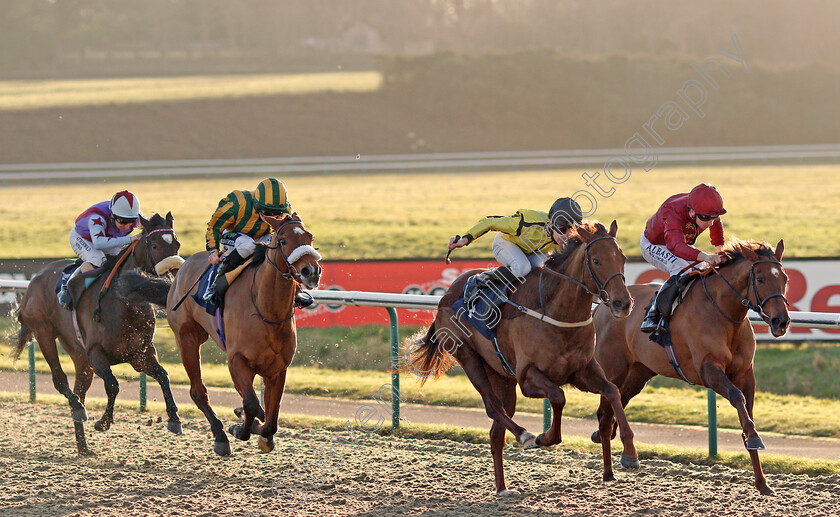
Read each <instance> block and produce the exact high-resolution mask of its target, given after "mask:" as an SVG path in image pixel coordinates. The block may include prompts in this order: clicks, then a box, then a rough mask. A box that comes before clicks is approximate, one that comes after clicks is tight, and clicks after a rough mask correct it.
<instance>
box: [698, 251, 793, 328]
mask: <svg viewBox="0 0 840 517" xmlns="http://www.w3.org/2000/svg"><path fill="white" fill-rule="evenodd" d="M758 264H777V265H778V266H779V267H784V266H782V263H781V262H779V261H777V260H770V259H763V260H756V261H755V262H753V263H752V264H751V265H750V278H749V281H748V283H749V285H748V287H747V290H748V292H747V297H746V298H744V297H743V296H741V293H739V292H738V290H737V289H735V288H734V287H733V286H732V284H731V283H729V281H728V280H727V279H726V278H724V276H723V275H721V274H720V272H719V271H718V270H717V268H711V269H712V271H714V273H715V274H717V276H718V277H720V279H721V280H723V282H724V283H725V284H726V285H727V287H729V289H730V290H731V291H732V292H733V293H735V296H737V297H738V299H739V300H740V301H741V305H743V306H744V307H748V308H750V309H752V310H753V311H755V312H757V313H758V314H759V315H760V316H761V318H762V319H763V320H764V321H765V322H767V319H768V318H769V316H768V315H767V313H766V312H764V304H766V303H767V301H768V300H770V299H772V298H775V297H777V296H780V297H781V298H782V300H784V302H785V304H787V303H788V301H787V298H786V297H785V295H784V294H783V293H781V292H779V293H772V294H770V295H768V296H767V297H765V298H764V299H762V298H761V295H759V294H758V285H757V284H756V278H755V266H756V265H758ZM703 290H704V291H705V293H706V296H707V297H708V298H709V300H710V301H711V302H712V305H714V307H715V309H717V311H718V312H719V313H720V314H721V315H722V316H723V317H724V318H726V319H727V320H729V321H731V322H732V323H735V324H739V323H741V322H743V321H744V320H743V319H742V320H736V319H734V318H732V317H730V316H729V315H728V314H726V313H725V312H723V309H721V308H720V306H719V305H718V303H717V302H716V301H715V299H714V298H713V297H712V294H711V293H710V292H709V287H708V286H707V285H706V276H705V275H704V276H703ZM750 290H751V291H752V293H753V296H754V297H755V301H756V303H755V304H753V303H752V302H751V301H750V300H749V296H750V293H749V291H750ZM759 300H760V301H759ZM767 323H769V322H767Z"/></svg>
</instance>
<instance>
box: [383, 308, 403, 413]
mask: <svg viewBox="0 0 840 517" xmlns="http://www.w3.org/2000/svg"><path fill="white" fill-rule="evenodd" d="M386 308H387V309H388V317H389V318H390V320H391V411H392V413H391V425H392V426H393V428H394V429H399V427H400V374H399V373H398V372H397V368H399V367H400V324H399V320H398V319H397V309H395V308H393V307H386Z"/></svg>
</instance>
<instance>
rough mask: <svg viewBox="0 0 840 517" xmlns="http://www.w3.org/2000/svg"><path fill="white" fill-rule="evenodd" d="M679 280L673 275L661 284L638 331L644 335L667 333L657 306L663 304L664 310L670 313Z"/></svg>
mask: <svg viewBox="0 0 840 517" xmlns="http://www.w3.org/2000/svg"><path fill="white" fill-rule="evenodd" d="M679 278H680V276H679V275H673V276H671V277H670V278H669V279H668V280H666V281H665V283H664V284H662V287H660V288H659V291H658V292H657V293H656V296H654V297H653V301H652V302H651V304H650V309H648V312H647V314H645V319H644V321H642V326H641V328H640V329H639V330H641V331H642V332H644V333H645V334H650V333H652V332H667V330H668V328H667V327H666V326H665V318H664V317H663V315H662V313H661V312H660V311H659V306H660V305H661V304H664V305H665V306H667V309H666V310H667V311H668V312H669V313H670V311H671V305H673V303H674V298H675V296H676V294H677V289H676V287H677V280H678V279H679ZM669 316H670V314H669Z"/></svg>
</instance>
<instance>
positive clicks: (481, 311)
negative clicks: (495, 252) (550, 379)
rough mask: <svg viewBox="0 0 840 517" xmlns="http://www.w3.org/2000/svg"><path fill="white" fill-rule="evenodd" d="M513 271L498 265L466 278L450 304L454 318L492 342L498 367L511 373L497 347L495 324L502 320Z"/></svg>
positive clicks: (508, 365) (513, 373) (511, 369)
mask: <svg viewBox="0 0 840 517" xmlns="http://www.w3.org/2000/svg"><path fill="white" fill-rule="evenodd" d="M513 278H515V277H513V273H511V271H510V269H509V268H507V267H504V266H502V267H500V268H496V269H493V270H490V271H487V272H485V273H481V274H478V275H473V276H471V277H470V278H468V279H467V283H466V284H465V285H464V291H463V293H461V296H460V297H459V298H458V300H457V301H456V302H455V303H453V304H452V309H454V310H455V313H456V314H457V316H456V317H457V318H459V319H462V320H463V321H466V322H467V323H469V324H470V325H471V326H472V327H473V328H474V329H475V330H476V331H478V333H479V334H481V335H482V336H484V337H485V338H486V339H487V340H488V341H490V342H491V343H493V347H494V348H495V350H496V355H497V356H498V357H499V360H500V361H501V363H502V367H503V368H504V369H505V371H507V372H508V374H510V375H515V372H514V371H513V368H511V366H510V363H508V362H507V360H506V359H505V357H504V356H503V355H502V352H501V349H500V348H499V341H498V339H497V338H496V327H497V326H498V325H499V322H500V321H501V320H502V306H503V305H504V304H505V303H506V302H507V301H508V297H507V291H508V287H509V286H510V285H512V280H511V279H513Z"/></svg>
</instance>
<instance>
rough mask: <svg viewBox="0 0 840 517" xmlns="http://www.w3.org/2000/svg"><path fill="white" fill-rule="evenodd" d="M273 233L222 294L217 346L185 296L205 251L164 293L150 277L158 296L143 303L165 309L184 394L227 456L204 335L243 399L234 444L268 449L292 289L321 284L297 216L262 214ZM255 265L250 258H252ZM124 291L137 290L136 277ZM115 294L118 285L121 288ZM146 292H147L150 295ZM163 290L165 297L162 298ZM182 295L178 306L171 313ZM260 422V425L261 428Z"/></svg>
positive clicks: (287, 357) (290, 329) (288, 335)
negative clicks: (205, 374) (220, 353)
mask: <svg viewBox="0 0 840 517" xmlns="http://www.w3.org/2000/svg"><path fill="white" fill-rule="evenodd" d="M266 220H267V221H269V222H270V224H271V227H272V228H273V230H274V235H273V236H272V239H271V242H270V243H269V244H268V246H267V247H266V250H265V259H264V260H263V261H262V262H259V264H255V263H252V264H250V265H248V267H247V268H246V269H245V270H243V271H242V273H241V274H240V275H239V278H238V279H237V280H236V281H235V282H233V283H232V284H231V285H230V287H229V288H228V290H227V292H226V293H225V308H224V318H223V319H224V333H225V341H226V344H223V343H222V340H221V338H220V337H219V334H218V333H217V331H216V326H215V322H214V317H213V316H211V315H209V314H207V312H206V311H205V310H204V308H203V307H201V306H199V305H198V303H196V302H195V300H194V299H193V298H192V296H187V295H188V294H190V291H191V289H192V288H194V287H195V284H196V281H197V280H198V278H199V276H201V275H202V274H203V273H204V272H205V270H206V269H207V266H208V260H207V252H201V253H196V254H194V255H192V256H191V257H190V258H189V259H187V261H186V263H185V264H184V266H183V267H182V268H181V269H180V271H179V272H178V275H177V276H176V277H175V282H174V283H173V284H172V287H171V289H170V288H169V286H168V285H164V284H163V283H161V282H159V281H158V282H155V281H154V280H145V282H146V284H149V283H152V284H157V285H158V286H159V289H158V294H154V295H150V296H149V297H148V298H147V299H148V300H149V301H151V302H153V303H157V304H160V305H165V306H166V308H167V314H168V318H169V324H170V325H171V327H172V331H173V332H174V333H175V340H176V341H177V343H178V348H179V349H180V351H181V360H182V361H183V363H184V367H185V369H186V370H187V375H189V378H190V396H191V397H192V399H193V401H194V402H195V404H196V405H197V406H198V408H199V409H201V411H202V412H203V413H204V415H205V416H206V417H207V420H208V422H210V429H211V431H212V432H213V437H214V439H215V444H214V445H213V450H214V451H215V452H216V454H218V455H220V456H228V455H230V452H231V451H230V441H229V440H228V437H227V435H225V431H224V428H223V426H222V422H221V421H220V420H219V418H218V417H217V416H216V413H215V412H214V411H213V408H211V407H210V402H209V400H208V397H207V387H206V386H205V385H204V381H203V380H202V378H201V352H200V348H201V345H202V343H204V342H205V341H206V340H207V337H208V335H209V336H210V337H212V338H213V340H214V341H215V342H216V344H218V345H219V347H221V348H222V350H225V351H226V352H227V359H228V368H229V369H230V375H231V377H232V379H233V383H234V386H235V387H236V391H237V392H239V395H240V396H241V397H242V407H243V412H244V421H243V423H242V424H237V425H234V426H231V428H230V432H231V434H233V435H234V436H235V437H236V438H238V439H240V440H248V439H249V438H250V437H251V434H252V433H254V434H259V435H260V436H259V438H258V440H257V443H258V445H259V446H260V449H261V450H262V451H263V452H270V451H272V450H273V449H274V433H276V432H277V417H278V414H279V411H280V398H281V397H282V396H283V388H284V387H285V383H286V369H287V368H288V367H289V365H290V364H291V363H292V358H293V357H294V355H295V348H296V347H297V332H296V329H295V320H294V306H293V304H294V298H295V293H296V291H297V286H298V285H299V284H302V285H303V286H305V287H307V288H309V289H314V288H316V287H317V286H318V282H320V279H321V266H320V265H319V263H318V261H319V260H320V258H321V255H320V254H318V252H317V251H316V250H315V248H313V247H312V241H313V238H312V234H311V233H309V231H307V230H306V228H305V227H304V225H303V222H301V219H300V217H298V215H297V214H292V215H290V216H286V217H284V218H282V219H277V218H272V217H266ZM255 262H257V261H255ZM136 280H137V281H136V282H134V281H133V282H132V283H133V284H134V285H133V286H128V289H127V290H129V291H130V290H135V289H138V288H142V287H143V286H142V282H143V281H142V280H140V279H136ZM121 290H122V288H121ZM154 290H155V289H154V287H152V288H151V289H150V290H149V291H150V292H153V291H154ZM167 292H168V297H167ZM185 296H187V297H186V299H185V300H184V302H183V303H182V304H181V305H180V306H179V307H178V308H177V309H174V310H173V307H174V306H175V305H176V304H178V302H179V301H180V300H182V299H183V298H184V297H185ZM256 375H260V376H262V378H263V382H264V383H265V400H264V403H265V411H263V409H262V408H261V407H260V400H259V397H257V395H256V393H255V392H254V377H255V376H256ZM259 420H263V421H264V422H265V423H264V424H262V425H260V423H259Z"/></svg>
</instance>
